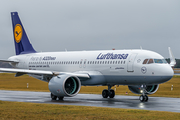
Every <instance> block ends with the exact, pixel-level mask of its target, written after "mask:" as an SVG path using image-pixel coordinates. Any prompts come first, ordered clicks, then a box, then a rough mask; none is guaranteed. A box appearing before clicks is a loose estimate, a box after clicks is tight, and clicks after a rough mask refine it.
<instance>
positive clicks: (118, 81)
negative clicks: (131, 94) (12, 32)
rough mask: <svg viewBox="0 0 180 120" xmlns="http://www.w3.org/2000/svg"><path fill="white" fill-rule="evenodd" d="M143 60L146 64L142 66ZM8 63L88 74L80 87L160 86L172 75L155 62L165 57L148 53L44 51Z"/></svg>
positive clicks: (28, 67) (168, 68)
mask: <svg viewBox="0 0 180 120" xmlns="http://www.w3.org/2000/svg"><path fill="white" fill-rule="evenodd" d="M145 59H147V63H143V62H144V60H145ZM150 59H151V60H150ZM9 60H14V61H19V63H18V64H12V65H13V66H14V67H16V68H21V69H22V68H23V69H30V70H47V71H58V72H72V73H83V72H84V73H88V74H89V75H90V76H91V79H88V80H83V79H82V80H81V83H82V85H108V84H112V85H137V84H138V85H139V84H160V83H163V82H166V81H168V80H170V79H171V78H172V76H173V70H172V68H171V66H170V65H169V64H168V63H166V62H159V61H158V60H164V58H163V57H162V56H161V55H159V54H158V53H156V52H152V51H148V50H106V51H77V52H76V51H74V52H44V53H31V54H22V55H17V56H13V57H10V58H9ZM152 60H153V62H152ZM148 61H151V62H149V63H148ZM157 61H158V62H157ZM34 77H35V76H34ZM36 78H37V77H36Z"/></svg>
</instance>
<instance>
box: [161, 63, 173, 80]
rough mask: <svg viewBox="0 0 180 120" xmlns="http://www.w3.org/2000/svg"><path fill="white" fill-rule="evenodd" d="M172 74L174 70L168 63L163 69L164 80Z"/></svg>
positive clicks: (168, 78)
mask: <svg viewBox="0 0 180 120" xmlns="http://www.w3.org/2000/svg"><path fill="white" fill-rule="evenodd" d="M173 75H174V71H173V69H172V68H171V66H170V65H168V66H166V67H165V68H164V69H163V76H164V78H165V79H166V81H168V80H170V79H171V78H172V77H173Z"/></svg>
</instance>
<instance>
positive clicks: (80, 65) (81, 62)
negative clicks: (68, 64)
mask: <svg viewBox="0 0 180 120" xmlns="http://www.w3.org/2000/svg"><path fill="white" fill-rule="evenodd" d="M82 64H83V59H81V61H80V63H79V68H82Z"/></svg>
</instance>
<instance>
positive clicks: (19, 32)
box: [14, 24, 23, 43]
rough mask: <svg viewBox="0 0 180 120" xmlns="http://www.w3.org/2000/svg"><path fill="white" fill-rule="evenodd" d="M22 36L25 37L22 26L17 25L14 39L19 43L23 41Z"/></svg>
mask: <svg viewBox="0 0 180 120" xmlns="http://www.w3.org/2000/svg"><path fill="white" fill-rule="evenodd" d="M22 35H23V30H22V26H21V25H20V24H16V26H15V28H14V38H15V41H16V42H17V43H19V42H20V41H21V38H22Z"/></svg>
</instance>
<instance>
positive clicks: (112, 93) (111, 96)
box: [109, 89, 115, 98]
mask: <svg viewBox="0 0 180 120" xmlns="http://www.w3.org/2000/svg"><path fill="white" fill-rule="evenodd" d="M114 96H115V92H114V90H113V89H111V90H110V92H109V97H110V98H114Z"/></svg>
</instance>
